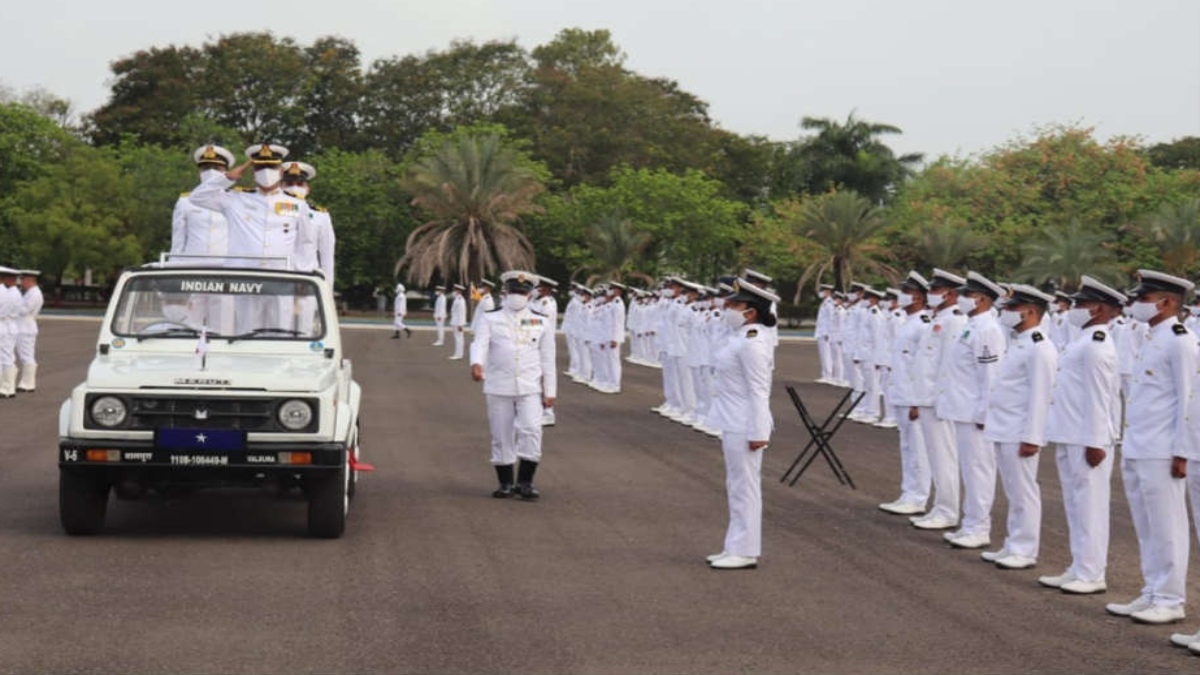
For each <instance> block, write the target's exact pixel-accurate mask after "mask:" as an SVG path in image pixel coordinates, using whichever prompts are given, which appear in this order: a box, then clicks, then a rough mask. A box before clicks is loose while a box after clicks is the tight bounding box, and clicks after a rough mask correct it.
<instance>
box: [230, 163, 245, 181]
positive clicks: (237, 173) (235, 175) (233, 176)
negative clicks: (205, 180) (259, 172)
mask: <svg viewBox="0 0 1200 675" xmlns="http://www.w3.org/2000/svg"><path fill="white" fill-rule="evenodd" d="M248 166H250V162H246V163H244V164H242V165H241V166H235V167H233V168H232V169H230V170H228V171H226V172H225V177H226V178H228V179H229V180H241V178H242V174H243V173H246V167H248Z"/></svg>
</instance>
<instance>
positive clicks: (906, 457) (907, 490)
mask: <svg viewBox="0 0 1200 675" xmlns="http://www.w3.org/2000/svg"><path fill="white" fill-rule="evenodd" d="M928 290H929V282H928V281H926V280H925V277H923V276H921V275H920V274H918V273H917V272H915V271H913V272H909V273H908V278H907V279H905V280H904V283H902V284H900V289H899V291H900V293H899V297H898V300H899V304H900V307H901V309H902V311H903V312H904V313H905V318H904V323H903V324H901V326H900V329H899V331H897V333H896V338H895V340H893V341H892V343H891V344H890V345H889V346H890V347H891V349H892V357H891V360H890V361H891V364H892V374H891V377H890V378H889V379H888V391H887V398H888V401H889V402H890V403H891V405H893V406H895V408H896V409H895V411H893V413H892V414H891V416H892V417H893V418H894V419H895V420H896V424H897V426H898V428H899V431H900V497H899V499H896V500H895V501H893V502H887V503H884V504H880V505H879V508H880V509H881V510H883V511H887V512H888V513H895V514H900V515H916V514H922V513H925V504H926V502H928V501H929V486H930V481H931V477H930V472H929V456H928V453H927V452H926V451H925V439H924V437H923V436H922V435H921V426H920V422H919V420H920V415H919V413H917V412H916V411H917V410H919V407H920V406H923V405H924V406H928V405H929V404H930V399H931V397H932V388H931V387H929V386H928V383H927V382H926V381H925V379H924V378H923V377H922V372H921V367H920V356H921V342H922V339H923V338H924V336H925V334H926V333H927V332H928V331H929V327H930V322H931V319H930V318H929V315H928V314H927V313H926V312H925V298H926V293H927V292H928Z"/></svg>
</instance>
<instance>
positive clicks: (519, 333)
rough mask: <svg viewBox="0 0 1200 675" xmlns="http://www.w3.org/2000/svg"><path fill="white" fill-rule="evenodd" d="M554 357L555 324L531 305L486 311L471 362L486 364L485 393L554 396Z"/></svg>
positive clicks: (472, 350) (476, 336)
mask: <svg viewBox="0 0 1200 675" xmlns="http://www.w3.org/2000/svg"><path fill="white" fill-rule="evenodd" d="M554 359H555V340H554V327H553V326H551V325H550V321H549V318H548V317H546V316H545V315H543V314H540V313H538V312H535V311H533V310H531V309H529V308H528V307H526V308H525V309H522V310H521V311H519V312H514V311H512V310H509V309H495V310H492V311H490V312H488V313H487V314H484V315H483V318H482V319H480V321H479V325H478V329H477V331H476V333H475V339H474V340H473V341H472V342H471V365H472V366H483V376H484V380H483V393H485V394H494V395H498V396H528V395H530V394H541V395H542V396H545V397H548V398H554V397H555V396H556V395H557V392H558V382H557V378H556V377H555V370H554V365H555V362H554Z"/></svg>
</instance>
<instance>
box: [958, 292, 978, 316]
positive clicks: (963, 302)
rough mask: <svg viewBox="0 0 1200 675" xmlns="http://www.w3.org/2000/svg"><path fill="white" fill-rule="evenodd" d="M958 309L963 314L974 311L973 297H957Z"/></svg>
mask: <svg viewBox="0 0 1200 675" xmlns="http://www.w3.org/2000/svg"><path fill="white" fill-rule="evenodd" d="M958 311H960V312H962V313H963V314H970V313H971V312H974V311H975V298H968V297H966V296H963V297H961V298H959V299H958Z"/></svg>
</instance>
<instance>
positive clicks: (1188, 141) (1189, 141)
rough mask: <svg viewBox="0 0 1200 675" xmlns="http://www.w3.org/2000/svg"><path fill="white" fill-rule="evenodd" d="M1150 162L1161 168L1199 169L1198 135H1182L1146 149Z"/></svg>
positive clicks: (1199, 141) (1199, 142) (1199, 149)
mask: <svg viewBox="0 0 1200 675" xmlns="http://www.w3.org/2000/svg"><path fill="white" fill-rule="evenodd" d="M1146 156H1147V157H1148V158H1149V159H1150V163H1151V164H1153V165H1154V166H1157V167H1160V168H1163V169H1192V170H1193V171H1196V170H1200V136H1184V137H1183V138H1177V139H1175V140H1173V141H1171V142H1170V143H1159V144H1157V145H1152V146H1150V148H1149V149H1147V150H1146Z"/></svg>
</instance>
